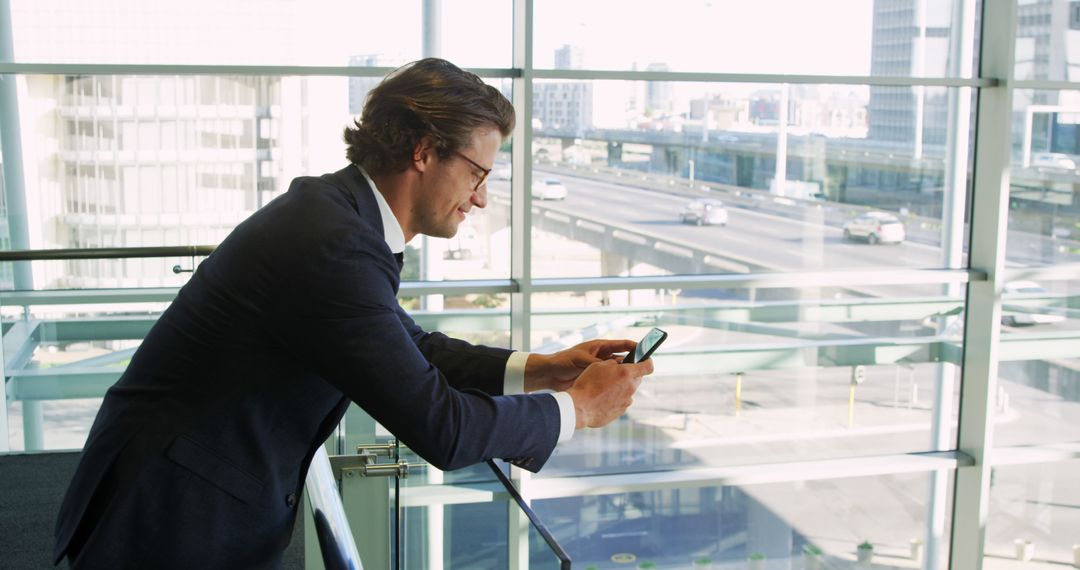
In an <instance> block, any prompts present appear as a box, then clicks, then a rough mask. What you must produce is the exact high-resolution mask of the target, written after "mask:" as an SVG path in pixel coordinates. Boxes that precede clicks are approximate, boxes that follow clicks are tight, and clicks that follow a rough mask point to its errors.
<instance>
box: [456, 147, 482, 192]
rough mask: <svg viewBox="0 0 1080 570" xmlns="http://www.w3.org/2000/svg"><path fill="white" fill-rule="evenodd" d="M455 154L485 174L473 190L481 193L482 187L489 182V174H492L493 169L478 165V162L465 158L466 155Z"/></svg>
mask: <svg viewBox="0 0 1080 570" xmlns="http://www.w3.org/2000/svg"><path fill="white" fill-rule="evenodd" d="M455 154H457V155H458V156H460V157H461V158H464V159H465V160H467V161H468V162H469V164H471V165H473V166H475V167H476V168H478V169H480V170H481V171H482V172H483V173H484V174H483V175H481V176H480V180H477V181H476V187H474V188H473V192H479V191H480V186H482V185H483V184H484V181H485V180H487V177H488V174H491V169H490V168H484V167H483V166H480V165H479V164H476V161H474V160H473V159H471V158H469V157H467V156H465V155H464V154H461V153H460V152H458V153H455Z"/></svg>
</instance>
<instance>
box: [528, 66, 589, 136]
mask: <svg viewBox="0 0 1080 570" xmlns="http://www.w3.org/2000/svg"><path fill="white" fill-rule="evenodd" d="M583 60H584V53H583V52H582V49H581V48H579V47H576V46H571V45H564V46H562V47H561V48H559V49H557V50H555V69H580V68H581V66H582V62H583ZM533 120H535V121H539V123H540V128H541V129H543V130H547V131H560V132H570V133H575V134H577V133H581V132H583V131H585V130H586V129H590V128H592V126H593V85H592V83H588V82H584V81H538V82H535V83H533Z"/></svg>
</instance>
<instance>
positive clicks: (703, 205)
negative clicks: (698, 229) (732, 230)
mask: <svg viewBox="0 0 1080 570" xmlns="http://www.w3.org/2000/svg"><path fill="white" fill-rule="evenodd" d="M727 219H728V212H727V209H726V208H724V203H723V202H721V201H720V200H715V199H712V198H699V199H697V200H694V201H693V202H690V203H689V204H687V205H686V207H684V208H683V209H682V211H681V212H679V221H681V222H682V223H684V224H697V225H699V226H713V225H716V226H726V225H727Z"/></svg>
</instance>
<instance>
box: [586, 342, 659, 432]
mask: <svg viewBox="0 0 1080 570" xmlns="http://www.w3.org/2000/svg"><path fill="white" fill-rule="evenodd" d="M652 371H653V361H652V359H651V358H650V359H648V360H645V361H643V362H638V363H635V364H621V363H620V362H619V361H617V360H602V361H599V362H595V363H593V364H591V365H590V366H589V367H588V368H587V369H585V372H583V373H582V374H581V376H580V377H578V379H577V381H576V382H575V383H574V385H573V387H571V388H570V389H569V390H567V391H566V393H567V394H570V396H571V397H572V398H573V399H574V411H575V412H576V413H577V429H581V428H586V427H590V428H596V427H603V426H606V425H607V424H609V423H611V422H613V421H615V420H616V419H617V418H618V417H619V416H621V415H623V413H624V412H626V409H627V408H629V407H630V404H632V403H633V402H634V392H636V391H637V388H638V386H639V385H640V384H641V378H642V376H646V375H648V374H652Z"/></svg>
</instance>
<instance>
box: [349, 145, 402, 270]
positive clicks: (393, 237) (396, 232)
mask: <svg viewBox="0 0 1080 570" xmlns="http://www.w3.org/2000/svg"><path fill="white" fill-rule="evenodd" d="M354 166H356V168H358V169H359V170H360V174H363V175H364V180H367V183H368V186H371V194H372V195H373V196H375V203H377V204H378V205H379V215H380V216H382V227H383V239H384V240H386V245H388V246H390V251H391V252H392V253H401V252H403V251H405V232H403V231H402V230H401V224H400V223H398V220H397V218H395V217H394V211H393V210H391V209H390V204H387V203H386V198H384V197H383V195H382V192H379V189H378V188H376V187H375V181H374V180H372V179H371V177H370V176H368V173H367V171H365V170H364V167H362V166H360V165H359V164H355V165H354Z"/></svg>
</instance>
